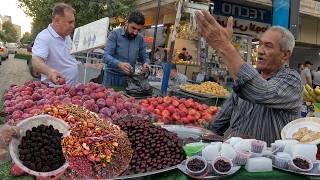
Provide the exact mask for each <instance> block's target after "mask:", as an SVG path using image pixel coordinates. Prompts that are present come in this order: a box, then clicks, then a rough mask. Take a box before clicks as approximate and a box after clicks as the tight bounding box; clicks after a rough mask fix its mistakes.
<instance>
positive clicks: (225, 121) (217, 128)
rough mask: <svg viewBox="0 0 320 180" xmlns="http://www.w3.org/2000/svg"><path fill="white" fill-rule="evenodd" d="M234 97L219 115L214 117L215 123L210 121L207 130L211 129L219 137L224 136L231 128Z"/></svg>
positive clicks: (229, 99)
mask: <svg viewBox="0 0 320 180" xmlns="http://www.w3.org/2000/svg"><path fill="white" fill-rule="evenodd" d="M233 95H234V94H232V95H231V96H230V97H229V98H228V99H227V100H226V101H225V102H224V103H223V106H222V108H221V110H220V111H219V113H218V114H217V116H216V117H214V121H210V122H209V123H208V124H207V125H206V128H207V129H210V130H211V131H213V132H215V133H216V134H218V135H221V136H223V134H224V132H225V131H226V130H227V129H228V128H229V126H230V120H231V115H232V112H233V104H234V103H233Z"/></svg>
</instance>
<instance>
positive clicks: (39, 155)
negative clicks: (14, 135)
mask: <svg viewBox="0 0 320 180" xmlns="http://www.w3.org/2000/svg"><path fill="white" fill-rule="evenodd" d="M61 140H62V134H61V133H60V132H59V130H57V129H54V128H53V126H52V125H50V126H45V125H40V126H38V127H33V128H32V130H27V131H26V135H25V136H23V137H22V139H21V143H20V145H19V146H18V148H19V159H20V160H21V161H22V163H23V164H24V165H25V166H26V167H28V168H29V169H31V170H34V171H38V172H50V171H53V170H56V169H58V168H60V167H61V166H62V165H63V164H64V163H65V158H64V156H63V153H62V148H61Z"/></svg>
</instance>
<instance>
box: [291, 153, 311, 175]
mask: <svg viewBox="0 0 320 180" xmlns="http://www.w3.org/2000/svg"><path fill="white" fill-rule="evenodd" d="M296 158H300V159H303V160H306V161H307V162H308V163H309V168H308V169H302V168H299V167H298V166H296V165H295V164H294V163H293V160H294V159H296ZM288 165H289V169H290V170H293V171H297V172H308V171H311V169H312V168H313V163H312V162H311V160H310V159H308V158H306V157H303V156H295V157H293V158H292V159H291V160H290V161H289V162H288Z"/></svg>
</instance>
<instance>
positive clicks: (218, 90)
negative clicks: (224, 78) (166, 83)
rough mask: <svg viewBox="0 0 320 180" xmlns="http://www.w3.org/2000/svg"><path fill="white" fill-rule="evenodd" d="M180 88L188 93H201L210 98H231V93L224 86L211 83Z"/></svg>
mask: <svg viewBox="0 0 320 180" xmlns="http://www.w3.org/2000/svg"><path fill="white" fill-rule="evenodd" d="M180 88H181V89H182V90H185V91H187V92H193V93H200V94H205V95H210V96H219V97H226V96H229V92H228V91H227V90H226V89H225V88H224V87H223V86H220V85H219V84H218V83H215V82H210V81H207V82H204V83H201V84H183V85H181V86H180Z"/></svg>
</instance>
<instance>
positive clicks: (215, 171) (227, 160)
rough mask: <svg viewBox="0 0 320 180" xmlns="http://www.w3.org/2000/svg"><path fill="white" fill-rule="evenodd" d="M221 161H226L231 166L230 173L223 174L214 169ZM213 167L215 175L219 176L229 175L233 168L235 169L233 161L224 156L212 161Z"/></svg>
mask: <svg viewBox="0 0 320 180" xmlns="http://www.w3.org/2000/svg"><path fill="white" fill-rule="evenodd" d="M219 160H223V161H225V162H227V163H229V164H230V169H229V171H226V172H221V171H218V170H217V169H216V168H215V167H214V164H215V163H216V162H217V161H219ZM211 165H212V167H213V171H214V173H215V174H217V175H226V174H229V173H230V171H231V169H232V167H233V163H232V161H231V160H230V159H229V158H227V157H223V156H218V157H217V158H216V159H215V160H214V161H212V164H211Z"/></svg>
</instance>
